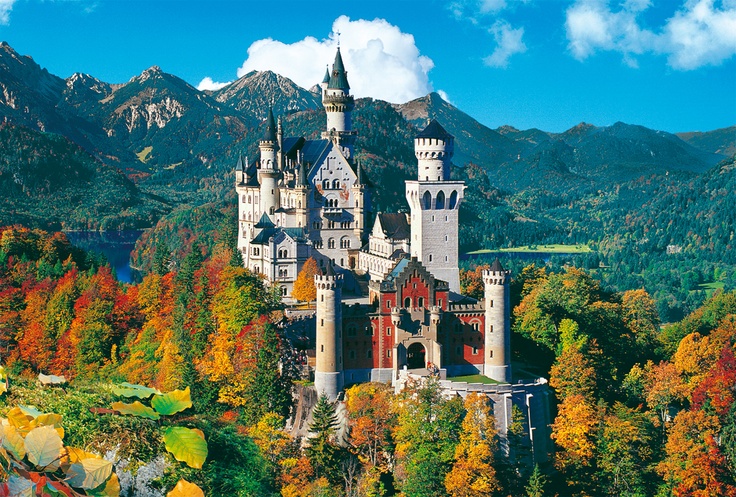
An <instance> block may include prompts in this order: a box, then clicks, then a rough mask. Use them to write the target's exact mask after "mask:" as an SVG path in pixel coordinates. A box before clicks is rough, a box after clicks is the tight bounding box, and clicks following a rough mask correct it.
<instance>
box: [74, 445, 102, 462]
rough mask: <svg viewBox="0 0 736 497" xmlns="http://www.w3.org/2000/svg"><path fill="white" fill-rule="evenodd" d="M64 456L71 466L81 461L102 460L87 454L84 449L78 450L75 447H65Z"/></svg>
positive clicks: (95, 455) (89, 453) (94, 455)
mask: <svg viewBox="0 0 736 497" xmlns="http://www.w3.org/2000/svg"><path fill="white" fill-rule="evenodd" d="M66 456H67V458H68V459H69V462H70V463H72V464H73V463H75V462H79V461H81V460H82V459H102V458H101V457H100V456H98V455H97V454H93V453H92V452H87V451H86V450H84V449H78V448H77V447H67V448H66Z"/></svg>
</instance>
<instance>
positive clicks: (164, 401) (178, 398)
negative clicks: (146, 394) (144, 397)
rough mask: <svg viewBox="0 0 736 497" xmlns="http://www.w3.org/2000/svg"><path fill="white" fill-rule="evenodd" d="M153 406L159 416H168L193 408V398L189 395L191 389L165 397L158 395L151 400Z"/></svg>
mask: <svg viewBox="0 0 736 497" xmlns="http://www.w3.org/2000/svg"><path fill="white" fill-rule="evenodd" d="M151 405H152V406H153V408H154V409H156V411H158V413H159V414H165V415H167V416H169V415H171V414H176V413H177V412H180V411H183V410H184V409H187V408H189V407H192V397H191V396H190V394H189V387H187V388H186V390H174V391H173V392H169V393H167V394H164V395H156V396H155V397H154V398H153V399H151Z"/></svg>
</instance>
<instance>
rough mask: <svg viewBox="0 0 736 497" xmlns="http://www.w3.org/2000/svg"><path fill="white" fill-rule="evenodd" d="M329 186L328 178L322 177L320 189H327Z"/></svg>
mask: <svg viewBox="0 0 736 497" xmlns="http://www.w3.org/2000/svg"><path fill="white" fill-rule="evenodd" d="M329 188H330V180H328V179H323V180H322V189H323V190H327V189H329Z"/></svg>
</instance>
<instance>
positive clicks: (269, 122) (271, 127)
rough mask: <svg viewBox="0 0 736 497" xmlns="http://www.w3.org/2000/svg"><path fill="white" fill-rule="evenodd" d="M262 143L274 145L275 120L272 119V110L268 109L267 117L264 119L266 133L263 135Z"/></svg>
mask: <svg viewBox="0 0 736 497" xmlns="http://www.w3.org/2000/svg"><path fill="white" fill-rule="evenodd" d="M261 141H262V142H273V143H276V120H275V119H274V118H273V109H272V108H271V107H269V108H268V117H267V118H266V133H265V134H264V135H263V139H261Z"/></svg>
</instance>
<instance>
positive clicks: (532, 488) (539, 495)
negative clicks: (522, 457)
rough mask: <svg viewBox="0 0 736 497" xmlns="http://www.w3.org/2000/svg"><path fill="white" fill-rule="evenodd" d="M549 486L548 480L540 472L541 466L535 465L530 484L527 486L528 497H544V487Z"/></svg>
mask: <svg viewBox="0 0 736 497" xmlns="http://www.w3.org/2000/svg"><path fill="white" fill-rule="evenodd" d="M546 484H547V478H546V477H545V476H544V474H542V472H541V471H540V470H539V465H538V464H535V465H534V471H532V474H531V476H530V477H529V483H528V484H527V486H526V497H544V486H545V485H546Z"/></svg>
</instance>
